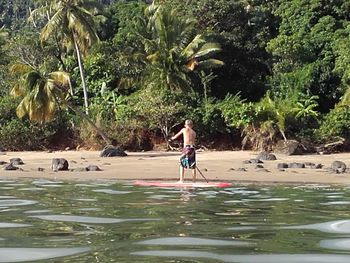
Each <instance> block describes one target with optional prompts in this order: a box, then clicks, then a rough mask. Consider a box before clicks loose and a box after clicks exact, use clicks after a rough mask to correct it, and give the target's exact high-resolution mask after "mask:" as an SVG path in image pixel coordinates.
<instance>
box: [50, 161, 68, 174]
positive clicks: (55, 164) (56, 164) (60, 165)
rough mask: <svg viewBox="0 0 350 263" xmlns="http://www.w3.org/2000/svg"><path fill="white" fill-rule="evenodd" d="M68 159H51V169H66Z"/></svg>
mask: <svg viewBox="0 0 350 263" xmlns="http://www.w3.org/2000/svg"><path fill="white" fill-rule="evenodd" d="M68 166H69V164H68V161H67V160H66V159H64V158H54V159H52V170H54V171H55V172H57V171H68Z"/></svg>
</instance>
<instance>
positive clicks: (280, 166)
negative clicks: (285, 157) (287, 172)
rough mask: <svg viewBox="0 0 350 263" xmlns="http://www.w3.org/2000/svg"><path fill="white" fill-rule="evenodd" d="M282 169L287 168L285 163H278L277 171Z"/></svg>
mask: <svg viewBox="0 0 350 263" xmlns="http://www.w3.org/2000/svg"><path fill="white" fill-rule="evenodd" d="M284 168H288V164H287V163H278V164H277V169H284Z"/></svg>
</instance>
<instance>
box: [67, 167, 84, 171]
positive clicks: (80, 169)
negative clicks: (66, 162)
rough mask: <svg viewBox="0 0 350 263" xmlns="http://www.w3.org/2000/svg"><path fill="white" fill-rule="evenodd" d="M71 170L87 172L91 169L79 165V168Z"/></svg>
mask: <svg viewBox="0 0 350 263" xmlns="http://www.w3.org/2000/svg"><path fill="white" fill-rule="evenodd" d="M69 171H71V172H87V171H89V170H88V168H87V167H78V168H74V169H70V170H69Z"/></svg>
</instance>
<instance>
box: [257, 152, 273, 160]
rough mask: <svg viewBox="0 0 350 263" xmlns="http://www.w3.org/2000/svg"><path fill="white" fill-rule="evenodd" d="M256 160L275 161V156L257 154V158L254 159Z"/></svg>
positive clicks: (263, 153)
mask: <svg viewBox="0 0 350 263" xmlns="http://www.w3.org/2000/svg"><path fill="white" fill-rule="evenodd" d="M256 159H258V160H261V161H275V160H277V158H276V155H274V154H273V153H269V152H266V151H263V152H261V153H259V154H258V156H257V157H256Z"/></svg>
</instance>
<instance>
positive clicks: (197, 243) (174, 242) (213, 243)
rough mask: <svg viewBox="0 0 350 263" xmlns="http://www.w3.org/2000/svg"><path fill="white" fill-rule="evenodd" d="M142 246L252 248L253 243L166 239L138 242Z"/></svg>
mask: <svg viewBox="0 0 350 263" xmlns="http://www.w3.org/2000/svg"><path fill="white" fill-rule="evenodd" d="M136 244H141V245H164V246H250V245H252V243H251V242H247V241H239V240H220V239H207V238H193V237H165V238H155V239H149V240H145V241H140V242H136Z"/></svg>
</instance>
